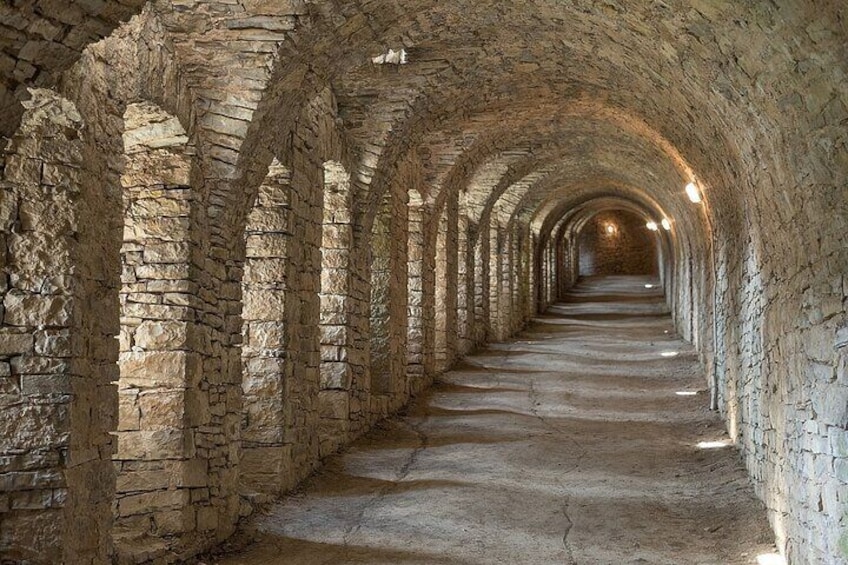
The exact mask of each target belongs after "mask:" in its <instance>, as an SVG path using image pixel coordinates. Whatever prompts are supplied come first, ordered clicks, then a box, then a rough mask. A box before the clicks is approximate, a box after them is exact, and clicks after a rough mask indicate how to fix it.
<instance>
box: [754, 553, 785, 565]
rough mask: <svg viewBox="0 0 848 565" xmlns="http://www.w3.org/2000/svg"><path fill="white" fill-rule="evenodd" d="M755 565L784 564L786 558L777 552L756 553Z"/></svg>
mask: <svg viewBox="0 0 848 565" xmlns="http://www.w3.org/2000/svg"><path fill="white" fill-rule="evenodd" d="M757 565H786V559H784V558H783V556H782V555H780V554H778V553H763V554H761V555H757Z"/></svg>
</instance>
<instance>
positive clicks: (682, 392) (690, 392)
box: [674, 390, 698, 396]
mask: <svg viewBox="0 0 848 565" xmlns="http://www.w3.org/2000/svg"><path fill="white" fill-rule="evenodd" d="M674 394H676V395H677V396H697V394H698V392H697V391H695V390H678V391H677V392H675V393H674Z"/></svg>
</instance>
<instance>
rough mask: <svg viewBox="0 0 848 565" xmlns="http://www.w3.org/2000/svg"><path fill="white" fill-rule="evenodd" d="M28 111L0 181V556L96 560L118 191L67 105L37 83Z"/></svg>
mask: <svg viewBox="0 0 848 565" xmlns="http://www.w3.org/2000/svg"><path fill="white" fill-rule="evenodd" d="M24 107H25V112H24V116H23V118H22V121H21V126H20V128H19V130H18V132H17V134H16V135H15V136H14V137H13V138H12V139H11V140H10V141H9V143H8V146H7V147H6V166H5V176H4V180H3V182H2V184H0V250H2V251H0V267H2V272H0V299H2V306H0V316H2V323H0V413H2V416H3V417H2V419H0V556H2V558H3V559H2V560H3V561H6V560H9V561H10V562H25V563H32V564H37V565H41V564H45V565H46V564H53V563H69V564H70V563H98V564H105V563H108V562H110V554H111V537H110V534H111V524H112V512H111V504H112V498H113V496H114V488H115V478H114V469H113V467H112V461H111V456H112V452H113V439H112V437H111V436H110V435H109V432H111V431H112V430H114V428H115V411H116V406H117V398H116V395H115V388H114V386H113V385H112V384H111V383H112V382H113V381H115V380H116V379H117V366H116V364H115V363H116V361H117V356H118V347H117V342H116V341H115V339H114V336H115V335H116V334H117V332H118V292H117V286H118V277H117V273H118V257H119V255H118V243H119V241H120V223H119V218H120V200H119V198H114V197H113V198H110V197H109V196H110V194H111V195H116V194H118V192H117V191H115V190H114V189H113V190H109V188H106V189H104V187H103V184H102V183H103V182H104V180H103V178H99V179H97V180H98V181H99V182H93V176H92V175H91V173H90V171H89V169H88V166H89V165H91V167H92V168H93V169H97V165H102V163H98V161H99V160H100V159H101V158H102V157H103V156H102V155H100V154H95V153H94V151H93V150H92V148H91V146H89V145H87V144H86V141H85V135H86V133H85V130H84V127H83V122H82V119H81V117H80V115H79V113H78V112H77V110H76V108H75V107H74V106H73V104H71V103H70V102H68V101H67V100H65V99H64V98H61V97H60V96H58V95H57V94H55V93H54V92H52V91H48V90H41V89H33V90H31V99H30V100H28V101H26V102H24ZM89 151H90V152H91V153H88V152H89ZM92 163H93V164H92ZM112 188H114V187H112ZM91 202H97V205H96V208H93V207H90V206H89V205H88V204H87V203H91Z"/></svg>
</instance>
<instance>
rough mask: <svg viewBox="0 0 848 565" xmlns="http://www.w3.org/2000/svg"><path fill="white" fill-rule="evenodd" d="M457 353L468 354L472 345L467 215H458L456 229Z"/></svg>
mask: <svg viewBox="0 0 848 565" xmlns="http://www.w3.org/2000/svg"><path fill="white" fill-rule="evenodd" d="M457 242H458V244H459V245H458V257H457V286H456V288H457V321H456V323H457V338H458V346H457V351H456V353H457V355H466V354H468V353H469V352H470V351H471V349H472V347H473V345H474V336H473V334H474V260H473V258H474V250H473V249H472V248H470V247H469V246H470V244H471V239H470V237H469V222H468V217H467V216H465V215H464V214H460V215H459V227H458V230H457Z"/></svg>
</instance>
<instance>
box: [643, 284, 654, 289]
mask: <svg viewBox="0 0 848 565" xmlns="http://www.w3.org/2000/svg"><path fill="white" fill-rule="evenodd" d="M645 288H654V285H652V284H646V285H645Z"/></svg>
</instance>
